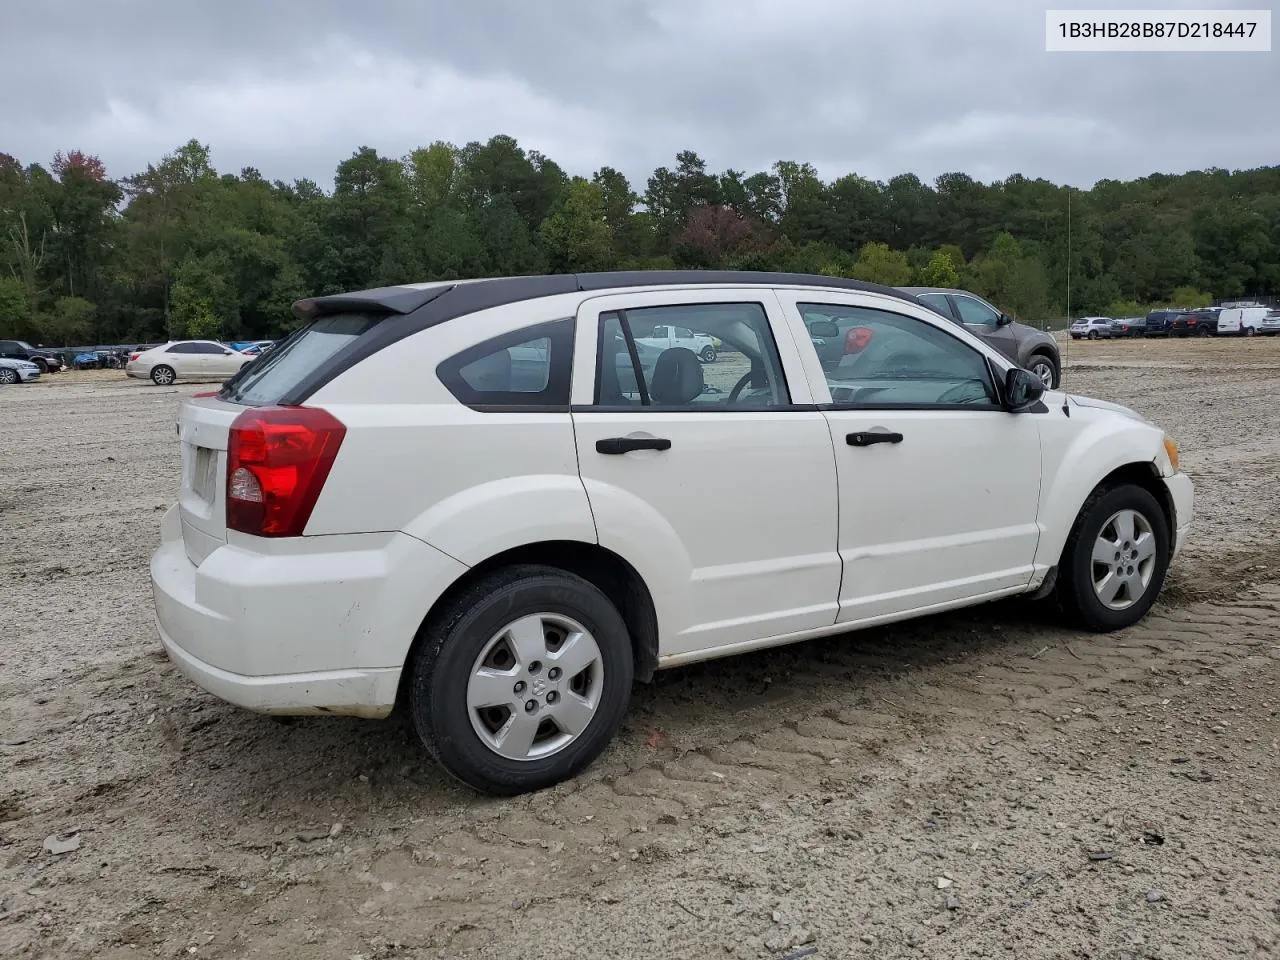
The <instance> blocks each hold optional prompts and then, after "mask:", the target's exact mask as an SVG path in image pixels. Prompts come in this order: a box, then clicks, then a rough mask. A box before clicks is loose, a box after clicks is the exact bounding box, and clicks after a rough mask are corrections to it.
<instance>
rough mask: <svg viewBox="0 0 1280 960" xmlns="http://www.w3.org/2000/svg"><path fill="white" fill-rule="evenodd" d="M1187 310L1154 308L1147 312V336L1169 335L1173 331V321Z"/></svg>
mask: <svg viewBox="0 0 1280 960" xmlns="http://www.w3.org/2000/svg"><path fill="white" fill-rule="evenodd" d="M1186 312H1187V311H1186V310H1152V311H1151V312H1150V313H1148V314H1147V327H1146V334H1145V335H1146V336H1148V337H1167V336H1169V334H1170V333H1172V332H1173V321H1174V320H1176V319H1177V318H1178V317H1180V316H1182V314H1184V313H1186Z"/></svg>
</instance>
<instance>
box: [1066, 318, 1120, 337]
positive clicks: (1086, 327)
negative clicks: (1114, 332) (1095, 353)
mask: <svg viewBox="0 0 1280 960" xmlns="http://www.w3.org/2000/svg"><path fill="white" fill-rule="evenodd" d="M1067 332H1068V333H1069V334H1071V339H1072V340H1079V339H1080V338H1081V337H1084V338H1086V339H1089V340H1100V339H1103V338H1107V339H1109V338H1110V337H1111V318H1110V317H1081V318H1080V319H1079V320H1077V321H1075V322H1074V323H1073V324H1071V326H1069V327H1068V328H1067Z"/></svg>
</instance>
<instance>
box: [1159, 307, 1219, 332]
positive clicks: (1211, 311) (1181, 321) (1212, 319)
mask: <svg viewBox="0 0 1280 960" xmlns="http://www.w3.org/2000/svg"><path fill="white" fill-rule="evenodd" d="M1219 312H1220V311H1219V310H1217V309H1216V308H1214V307H1204V308H1202V309H1199V310H1189V311H1187V312H1186V313H1180V314H1178V315H1177V316H1176V317H1174V318H1173V323H1172V325H1171V326H1170V327H1169V335H1170V336H1174V337H1212V336H1214V335H1215V334H1216V333H1217V332H1218V314H1219Z"/></svg>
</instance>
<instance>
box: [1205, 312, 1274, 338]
mask: <svg viewBox="0 0 1280 960" xmlns="http://www.w3.org/2000/svg"><path fill="white" fill-rule="evenodd" d="M1270 312H1271V311H1270V310H1269V309H1268V308H1267V307H1231V308H1228V309H1224V310H1223V311H1222V312H1221V313H1219V314H1218V335H1219V336H1222V335H1223V334H1224V333H1230V334H1234V335H1235V336H1238V337H1252V336H1256V335H1257V334H1258V333H1259V332H1260V331H1261V327H1262V321H1264V320H1265V319H1266V318H1267V314H1268V313H1270Z"/></svg>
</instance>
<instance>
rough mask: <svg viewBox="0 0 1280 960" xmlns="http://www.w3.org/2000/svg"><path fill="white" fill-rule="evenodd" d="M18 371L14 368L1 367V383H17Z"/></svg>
mask: <svg viewBox="0 0 1280 960" xmlns="http://www.w3.org/2000/svg"><path fill="white" fill-rule="evenodd" d="M17 382H18V371H17V370H14V369H13V368H12V367H0V383H17Z"/></svg>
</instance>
